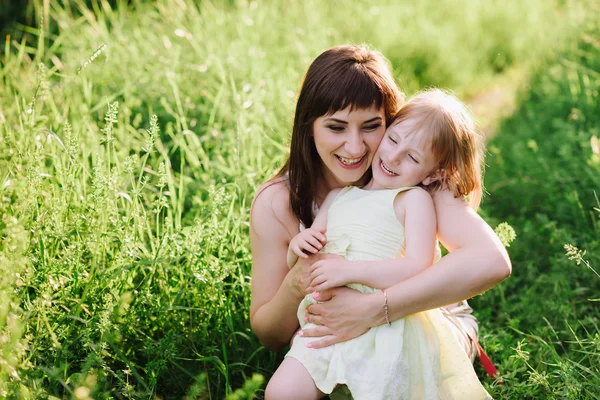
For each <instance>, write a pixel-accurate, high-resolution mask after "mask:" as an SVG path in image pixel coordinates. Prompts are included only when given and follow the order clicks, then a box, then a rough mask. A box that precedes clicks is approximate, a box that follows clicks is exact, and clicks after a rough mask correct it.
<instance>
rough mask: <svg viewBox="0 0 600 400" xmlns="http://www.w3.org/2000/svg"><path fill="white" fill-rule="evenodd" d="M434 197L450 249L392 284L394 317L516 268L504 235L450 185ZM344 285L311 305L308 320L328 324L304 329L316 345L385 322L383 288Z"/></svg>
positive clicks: (459, 296)
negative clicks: (369, 290) (360, 289)
mask: <svg viewBox="0 0 600 400" xmlns="http://www.w3.org/2000/svg"><path fill="white" fill-rule="evenodd" d="M433 201H434V204H435V209H436V216H437V224H438V236H439V238H440V240H441V241H442V243H443V244H444V246H445V247H446V248H447V249H448V250H449V251H450V254H448V255H446V256H445V257H443V258H442V259H441V260H440V261H439V262H437V263H436V264H434V265H432V266H431V267H429V268H427V269H426V270H424V271H423V272H421V273H419V274H417V275H415V276H413V277H412V278H409V279H407V280H405V281H403V282H400V283H398V284H396V285H393V286H392V287H390V288H389V289H387V296H388V305H389V316H390V319H391V320H397V319H399V318H402V317H405V316H406V315H410V314H414V313H416V312H420V311H425V310H429V309H432V308H438V307H442V306H444V305H447V304H450V303H454V302H457V301H461V300H464V299H467V298H470V297H473V296H475V295H477V294H479V293H481V292H483V291H485V290H488V289H490V288H492V287H494V286H495V285H497V284H498V283H500V282H501V281H503V280H504V279H506V278H507V277H508V276H509V275H510V273H511V264H510V260H509V258H508V254H507V253H506V251H505V249H504V247H503V246H502V244H501V242H500V240H499V239H498V237H497V236H496V234H495V233H494V231H493V230H492V229H491V228H490V227H489V225H487V224H486V223H485V221H483V219H481V217H480V216H479V215H478V214H477V213H476V212H475V211H473V210H472V209H471V208H470V207H469V206H468V205H467V203H466V202H465V201H464V200H462V199H457V198H454V197H453V195H452V194H451V193H450V192H449V191H447V190H444V191H440V192H437V193H435V194H434V195H433ZM344 289H345V288H336V289H332V290H331V291H330V293H325V294H323V295H322V296H320V298H319V300H321V301H324V300H325V299H326V298H328V297H330V296H332V298H331V300H329V301H325V302H323V303H321V304H315V305H312V306H310V307H309V308H308V321H309V322H313V323H315V324H320V325H324V326H323V327H320V328H316V329H312V330H308V329H307V330H304V336H323V339H321V340H320V341H318V342H313V347H315V348H317V347H324V346H329V345H331V344H333V343H337V342H340V341H344V340H349V339H352V338H354V337H356V336H358V335H360V334H362V333H364V332H365V331H366V330H368V329H369V328H370V327H373V326H378V325H381V324H382V323H384V322H385V316H384V313H383V307H382V306H383V295H382V294H381V293H373V294H362V293H358V292H356V291H352V290H349V289H345V290H344ZM351 305H352V306H351ZM355 305H359V306H355ZM349 309H352V317H351V318H350V317H348V312H347V311H348V310H349Z"/></svg>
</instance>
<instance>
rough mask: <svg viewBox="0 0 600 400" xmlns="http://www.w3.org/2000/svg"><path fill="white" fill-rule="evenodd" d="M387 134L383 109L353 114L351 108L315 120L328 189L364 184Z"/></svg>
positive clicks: (317, 142)
mask: <svg viewBox="0 0 600 400" xmlns="http://www.w3.org/2000/svg"><path fill="white" fill-rule="evenodd" d="M384 132H385V114H384V110H383V107H382V108H376V107H375V106H373V107H371V108H367V109H360V110H358V109H355V110H352V111H350V107H347V108H345V109H343V110H340V111H337V112H335V113H333V114H331V115H324V116H321V117H319V118H317V119H316V120H315V122H314V123H313V135H314V139H315V146H316V148H317V152H318V153H319V157H321V161H322V163H323V175H324V178H325V181H326V184H327V185H328V186H329V188H328V189H333V188H336V187H343V186H348V185H351V184H354V183H357V182H358V181H360V179H361V178H362V177H363V175H364V174H365V172H367V170H368V169H369V167H370V166H371V161H372V160H373V156H374V154H375V151H376V150H377V146H378V145H379V142H380V141H381V138H382V136H383V134H384Z"/></svg>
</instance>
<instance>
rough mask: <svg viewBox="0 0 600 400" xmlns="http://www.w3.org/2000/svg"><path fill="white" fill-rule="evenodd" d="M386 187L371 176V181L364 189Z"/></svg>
mask: <svg viewBox="0 0 600 400" xmlns="http://www.w3.org/2000/svg"><path fill="white" fill-rule="evenodd" d="M382 189H384V188H383V187H382V186H381V185H378V184H377V182H375V179H373V178H371V180H370V181H369V183H367V184H366V185H365V186H363V190H382Z"/></svg>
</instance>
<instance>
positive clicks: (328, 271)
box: [310, 258, 353, 292]
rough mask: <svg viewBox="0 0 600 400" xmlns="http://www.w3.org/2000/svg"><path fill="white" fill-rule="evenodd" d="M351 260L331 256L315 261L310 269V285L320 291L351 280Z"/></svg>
mask: <svg viewBox="0 0 600 400" xmlns="http://www.w3.org/2000/svg"><path fill="white" fill-rule="evenodd" d="M352 268H353V267H352V261H348V260H346V259H345V258H332V259H327V260H321V261H317V262H315V263H314V264H313V265H312V267H311V269H310V287H311V288H312V289H313V290H314V291H316V292H320V291H322V290H327V289H331V288H334V287H339V286H344V285H347V284H348V283H352V282H353V280H352V279H353V278H352V276H353V274H352V272H353V269H352Z"/></svg>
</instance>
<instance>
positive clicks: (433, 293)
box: [250, 46, 511, 356]
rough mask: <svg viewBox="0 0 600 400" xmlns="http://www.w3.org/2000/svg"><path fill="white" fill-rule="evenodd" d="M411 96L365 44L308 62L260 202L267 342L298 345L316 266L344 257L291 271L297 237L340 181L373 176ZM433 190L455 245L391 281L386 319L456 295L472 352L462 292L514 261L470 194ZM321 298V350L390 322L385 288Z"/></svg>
mask: <svg viewBox="0 0 600 400" xmlns="http://www.w3.org/2000/svg"><path fill="white" fill-rule="evenodd" d="M403 102H404V98H403V96H402V94H401V93H400V92H399V90H398V89H397V86H396V84H395V82H394V79H393V78H392V75H391V73H390V70H389V68H388V66H387V63H386V60H385V58H384V57H383V56H382V55H381V54H380V53H378V52H375V51H372V50H369V49H367V48H365V47H363V46H338V47H334V48H332V49H329V50H327V51H325V52H324V53H322V54H321V55H320V56H319V57H317V58H316V59H315V61H314V62H313V63H312V64H311V66H310V67H309V69H308V71H307V73H306V76H305V79H304V83H303V85H302V89H301V92H300V96H299V98H298V103H297V107H296V113H295V118H294V127H293V131H292V142H291V151H290V157H289V159H288V161H287V162H286V164H285V166H284V167H283V168H282V169H281V171H279V173H278V174H277V176H276V177H275V178H274V179H272V180H270V181H269V182H267V183H266V184H265V185H263V186H262V187H261V188H260V189H259V191H258V192H257V194H256V196H255V199H254V203H253V206H252V213H251V242H252V255H253V267H252V304H251V308H250V322H251V325H252V329H253V330H254V332H255V334H256V335H257V336H258V338H259V339H260V341H261V343H263V345H264V346H266V347H268V348H270V349H272V350H279V349H281V348H283V347H284V346H285V345H287V344H288V343H289V341H290V339H291V338H292V335H293V334H294V333H295V332H296V330H297V329H298V320H297V317H296V310H297V308H298V305H299V303H300V301H301V300H302V299H303V298H304V296H305V294H307V293H309V292H310V291H311V289H310V288H307V286H308V282H309V280H308V276H309V270H310V267H311V265H312V264H313V263H314V262H316V261H317V260H320V259H323V258H331V259H332V260H333V261H331V262H335V257H336V256H332V255H322V254H317V255H314V256H311V257H309V258H308V259H302V258H300V259H299V261H298V262H297V264H296V265H295V266H294V267H293V268H292V269H291V270H290V269H288V267H287V264H286V256H287V250H288V244H289V241H290V240H291V238H293V237H294V236H295V235H296V234H297V233H298V232H299V230H300V228H301V225H302V226H310V225H311V224H312V221H313V218H314V217H313V215H314V210H315V208H318V207H319V206H320V204H321V203H322V202H323V199H324V198H325V196H326V195H327V193H328V192H329V191H330V190H331V189H334V188H338V187H344V186H348V185H357V186H361V185H364V184H365V183H366V182H367V181H368V180H369V178H370V174H371V172H370V169H369V166H370V165H371V161H372V157H373V155H374V153H375V151H376V149H377V147H378V145H379V142H380V140H381V138H382V137H383V134H384V132H385V129H386V126H387V125H388V124H389V123H390V121H391V119H392V118H393V116H394V115H395V113H396V112H397V111H398V109H399V108H400V107H401V106H402V104H403ZM432 197H433V200H434V205H435V209H436V217H437V221H438V232H437V233H438V238H439V239H440V241H441V242H442V244H443V245H444V246H445V247H446V248H447V249H448V250H449V251H450V253H449V254H448V255H446V256H445V257H443V258H442V259H441V260H440V261H439V262H437V263H436V264H434V265H433V266H431V267H430V268H428V269H426V270H425V271H424V272H421V273H419V274H417V275H415V276H413V277H411V278H409V279H407V280H405V281H403V282H401V283H399V284H396V285H394V286H392V287H390V288H388V289H387V302H388V303H387V304H388V307H387V312H388V315H387V317H388V318H389V319H390V320H397V319H399V318H402V317H404V316H406V315H410V314H413V313H416V312H420V311H424V310H428V309H432V308H438V307H443V306H445V305H447V304H451V303H455V304H454V305H452V306H448V307H447V309H449V310H450V312H449V313H447V314H448V315H449V316H452V315H455V316H457V317H458V318H454V317H452V321H453V322H455V324H456V327H457V336H458V337H460V338H462V339H463V341H464V343H465V348H466V350H467V352H468V353H469V354H470V355H471V356H473V355H474V348H473V347H472V346H471V341H470V340H469V338H476V335H477V326H476V320H475V319H474V318H473V317H472V316H470V308H469V307H468V306H467V305H466V302H462V300H464V299H467V298H470V297H473V296H475V295H477V294H479V293H481V292H483V291H485V290H487V289H489V288H491V287H493V286H495V285H496V284H498V283H499V282H501V281H502V280H504V279H505V278H506V277H508V276H509V275H510V272H511V266H510V261H509V259H508V255H507V254H506V251H505V250H504V248H503V246H502V244H501V243H500V241H499V240H498V238H497V237H496V235H495V234H494V232H493V230H492V229H491V228H490V227H489V226H488V225H487V224H486V223H485V222H484V221H483V220H482V219H481V218H480V217H479V216H478V215H477V213H476V212H474V211H473V210H472V209H471V208H470V207H469V205H468V204H467V203H466V202H465V200H464V199H462V198H455V197H454V196H453V195H452V193H451V192H450V190H448V189H442V190H439V191H436V192H434V193H432ZM382 262H385V261H382ZM318 299H319V300H320V301H321V303H319V304H315V305H313V306H311V307H309V309H308V314H307V316H306V320H307V321H308V322H312V323H314V324H317V325H320V326H319V327H317V328H315V329H312V330H304V331H303V334H304V336H310V337H321V338H322V339H320V340H319V341H317V342H315V343H313V347H314V348H318V347H324V346H329V345H332V344H334V343H337V342H341V341H345V340H349V339H352V338H355V337H357V336H360V335H362V334H363V333H364V332H366V331H367V330H368V329H369V328H371V327H373V326H378V325H381V324H383V323H385V322H386V314H385V311H384V307H383V305H384V304H383V301H382V298H381V293H375V294H363V293H359V292H357V291H354V290H352V289H348V288H345V287H339V288H335V289H332V290H330V291H328V293H319V298H318ZM456 302H460V303H458V304H456ZM348 304H353V306H352V307H348V306H347V305H348ZM457 311H458V312H457ZM457 321H458V322H457Z"/></svg>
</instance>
